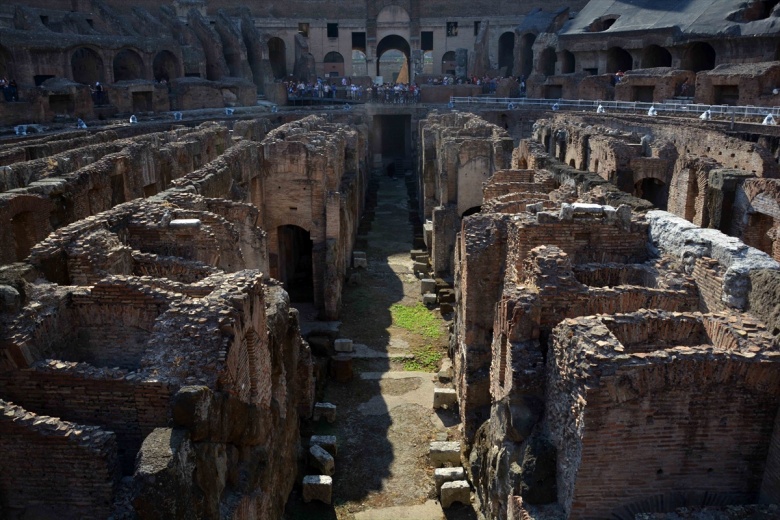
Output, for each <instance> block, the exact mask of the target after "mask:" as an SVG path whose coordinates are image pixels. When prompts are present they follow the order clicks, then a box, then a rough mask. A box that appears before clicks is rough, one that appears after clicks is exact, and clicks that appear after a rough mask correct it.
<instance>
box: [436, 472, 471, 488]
mask: <svg viewBox="0 0 780 520" xmlns="http://www.w3.org/2000/svg"><path fill="white" fill-rule="evenodd" d="M433 480H434V482H435V483H436V493H439V492H440V491H441V486H442V485H443V484H444V483H445V482H453V481H455V480H466V472H465V471H464V470H463V468H462V467H460V468H436V469H435V470H434V471H433Z"/></svg>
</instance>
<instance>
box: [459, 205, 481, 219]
mask: <svg viewBox="0 0 780 520" xmlns="http://www.w3.org/2000/svg"><path fill="white" fill-rule="evenodd" d="M480 211H482V206H474V207H473V208H469V209H467V210H466V211H464V212H463V214H462V215H461V216H460V218H466V217H468V216H470V215H474V214H476V213H479V212H480Z"/></svg>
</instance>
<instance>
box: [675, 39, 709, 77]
mask: <svg viewBox="0 0 780 520" xmlns="http://www.w3.org/2000/svg"><path fill="white" fill-rule="evenodd" d="M715 58H716V55H715V49H713V48H712V45H710V44H709V43H705V42H693V43H692V44H690V45H689V46H688V48H687V49H686V50H685V53H684V54H683V59H682V64H681V68H683V69H686V70H692V71H693V72H700V71H702V70H712V69H714V68H715Z"/></svg>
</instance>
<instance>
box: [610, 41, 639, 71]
mask: <svg viewBox="0 0 780 520" xmlns="http://www.w3.org/2000/svg"><path fill="white" fill-rule="evenodd" d="M633 68H634V60H633V58H631V53H629V52H628V51H627V50H625V49H623V48H622V47H610V48H609V49H608V50H607V72H608V73H610V74H613V73H615V72H617V71H619V70H620V71H626V70H631V69H633Z"/></svg>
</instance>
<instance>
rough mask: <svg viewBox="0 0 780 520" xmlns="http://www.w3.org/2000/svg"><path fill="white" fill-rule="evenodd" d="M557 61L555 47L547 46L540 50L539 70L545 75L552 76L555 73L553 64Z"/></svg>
mask: <svg viewBox="0 0 780 520" xmlns="http://www.w3.org/2000/svg"><path fill="white" fill-rule="evenodd" d="M557 62H558V56H557V54H556V53H555V49H554V48H552V47H547V48H545V49H544V50H543V51H542V54H541V55H540V56H539V72H541V73H542V74H544V75H545V76H552V75H553V74H555V64H556V63H557Z"/></svg>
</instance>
